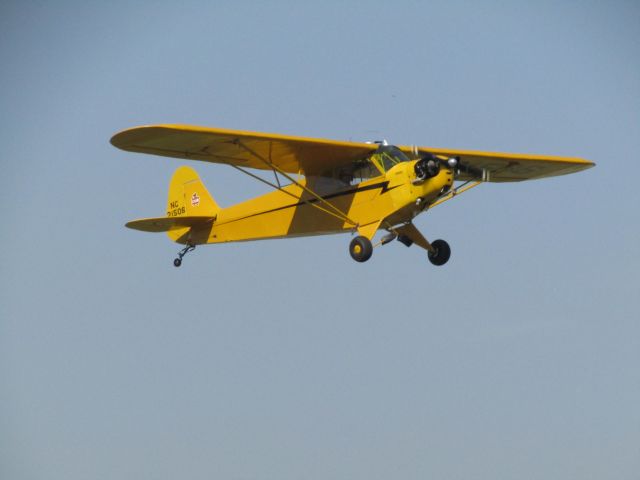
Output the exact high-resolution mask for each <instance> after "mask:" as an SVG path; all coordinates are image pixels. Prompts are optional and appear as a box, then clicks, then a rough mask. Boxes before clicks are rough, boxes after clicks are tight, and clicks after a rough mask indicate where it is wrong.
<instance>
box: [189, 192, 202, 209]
mask: <svg viewBox="0 0 640 480" xmlns="http://www.w3.org/2000/svg"><path fill="white" fill-rule="evenodd" d="M198 205H200V197H199V196H198V194H197V193H196V192H193V195H191V206H192V207H197V206H198Z"/></svg>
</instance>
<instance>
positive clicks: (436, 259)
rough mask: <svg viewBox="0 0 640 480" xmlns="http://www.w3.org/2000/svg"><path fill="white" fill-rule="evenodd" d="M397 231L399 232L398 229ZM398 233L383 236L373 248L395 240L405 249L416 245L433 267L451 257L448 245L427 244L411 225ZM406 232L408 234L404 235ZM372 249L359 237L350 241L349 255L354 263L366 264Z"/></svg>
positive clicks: (365, 240) (365, 239)
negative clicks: (424, 251) (420, 248)
mask: <svg viewBox="0 0 640 480" xmlns="http://www.w3.org/2000/svg"><path fill="white" fill-rule="evenodd" d="M398 230H399V231H400V229H398ZM399 231H398V232H396V231H395V230H394V231H391V232H390V233H388V234H387V235H385V236H383V237H382V239H381V240H380V241H379V242H378V243H376V245H375V246H376V247H377V246H380V245H386V244H387V243H389V242H391V241H392V240H394V239H396V240H398V241H399V242H400V243H402V244H403V245H406V246H407V247H410V246H411V245H413V244H414V243H415V244H416V245H419V246H420V247H422V248H424V249H425V250H426V251H427V257H428V258H429V261H430V262H431V263H432V264H433V265H436V266H442V265H444V264H445V263H447V262H448V261H449V258H450V257H451V247H449V244H448V243H447V242H445V241H444V240H434V241H433V242H431V243H429V242H428V241H427V239H426V238H424V237H423V236H422V234H421V233H420V232H418V231H417V230H416V229H415V227H413V226H412V225H411V227H410V228H407V227H406V226H405V228H404V230H402V232H403V233H399ZM407 231H408V233H409V234H406V233H404V232H407ZM373 247H374V245H372V243H371V240H369V239H368V238H367V237H363V236H362V235H359V236H357V237H355V238H354V239H353V240H351V243H350V244H349V253H350V254H351V258H353V259H354V260H355V261H356V262H366V261H367V260H369V259H370V258H371V254H372V253H373Z"/></svg>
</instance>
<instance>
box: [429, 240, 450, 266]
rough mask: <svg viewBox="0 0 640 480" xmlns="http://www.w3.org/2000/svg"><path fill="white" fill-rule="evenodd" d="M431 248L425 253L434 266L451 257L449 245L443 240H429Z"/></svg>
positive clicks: (443, 262) (442, 263) (445, 261)
mask: <svg viewBox="0 0 640 480" xmlns="http://www.w3.org/2000/svg"><path fill="white" fill-rule="evenodd" d="M431 248H432V249H433V250H430V251H429V253H428V254H427V255H428V256H429V261H430V262H431V263H433V264H434V265H436V266H438V267H439V266H441V265H444V264H445V263H447V262H448V261H449V257H451V247H449V244H448V243H447V242H445V241H444V240H434V241H433V242H431Z"/></svg>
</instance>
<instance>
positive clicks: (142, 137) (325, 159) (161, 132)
mask: <svg viewBox="0 0 640 480" xmlns="http://www.w3.org/2000/svg"><path fill="white" fill-rule="evenodd" d="M111 143H112V144H113V145H114V146H116V147H118V148H120V149H122V150H127V151H130V152H140V153H150V154H154V155H162V156H165V157H175V158H184V159H186V160H202V161H205V162H213V163H222V164H227V165H234V166H237V167H244V168H256V169H260V170H269V169H270V168H271V167H270V166H269V165H268V162H272V163H273V164H274V165H275V166H276V167H278V168H280V169H281V170H283V171H285V172H287V173H292V174H297V173H301V174H303V175H306V176H312V175H321V174H323V173H325V172H327V171H330V170H331V169H333V168H338V167H341V166H344V165H348V164H351V163H352V162H354V161H357V160H360V159H363V158H366V157H367V156H368V155H370V154H371V153H372V152H374V151H375V150H376V148H377V146H376V145H371V144H367V143H355V142H341V141H335V140H323V139H316V138H305V137H294V136H289V135H277V134H270V133H269V134H267V133H258V132H244V131H240V130H226V129H221V128H205V127H193V126H187V125H152V126H145V127H134V128H131V129H128V130H124V131H122V132H120V133H117V134H116V135H114V136H113V137H112V138H111Z"/></svg>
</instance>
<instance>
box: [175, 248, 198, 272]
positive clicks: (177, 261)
mask: <svg viewBox="0 0 640 480" xmlns="http://www.w3.org/2000/svg"><path fill="white" fill-rule="evenodd" d="M195 249H196V246H195V245H193V244H191V243H188V244H187V246H186V247H184V248H183V249H182V250H180V251H179V252H178V258H176V259H175V260H174V261H173V266H174V267H179V266H180V265H182V257H184V256H185V255H186V254H187V253H189V252H191V251H193V250H195Z"/></svg>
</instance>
